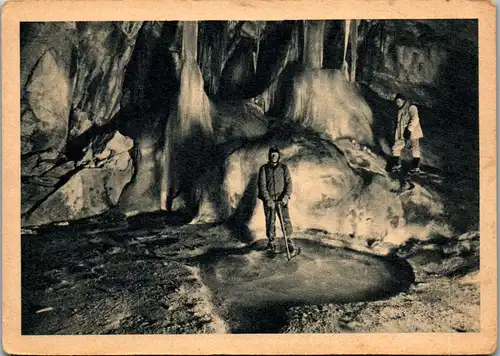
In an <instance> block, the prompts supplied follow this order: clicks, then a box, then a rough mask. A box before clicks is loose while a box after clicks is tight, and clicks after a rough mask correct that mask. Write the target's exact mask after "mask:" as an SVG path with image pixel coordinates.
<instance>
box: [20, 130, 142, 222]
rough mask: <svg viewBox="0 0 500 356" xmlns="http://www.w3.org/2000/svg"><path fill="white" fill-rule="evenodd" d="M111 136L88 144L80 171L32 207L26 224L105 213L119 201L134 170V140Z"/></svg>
mask: <svg viewBox="0 0 500 356" xmlns="http://www.w3.org/2000/svg"><path fill="white" fill-rule="evenodd" d="M109 136H110V137H98V139H97V140H95V141H94V142H93V143H92V145H91V146H89V147H88V149H87V151H86V155H85V157H84V158H83V159H82V161H80V162H78V163H77V165H78V166H79V167H78V168H77V170H76V173H75V174H73V175H71V177H70V178H69V179H68V180H67V182H64V183H62V184H61V186H60V187H58V189H56V190H55V191H54V190H53V193H51V194H50V195H49V196H48V197H47V198H46V199H44V200H42V202H41V203H40V204H39V205H38V206H36V208H35V209H33V210H31V211H30V212H29V213H28V214H27V215H26V216H25V218H24V219H23V224H25V225H40V224H47V223H50V222H58V221H67V220H75V219H81V218H85V217H88V216H93V215H98V214H102V213H104V212H106V211H107V210H109V209H110V208H112V207H114V206H115V205H116V204H117V203H118V199H119V198H120V195H121V193H122V190H123V188H124V187H125V185H126V184H127V183H128V182H129V181H130V179H131V178H132V174H133V170H134V167H133V164H132V159H131V157H130V153H129V150H130V149H131V148H132V140H131V139H130V138H127V137H125V136H123V135H121V134H120V133H118V132H115V133H114V134H113V135H109ZM55 181H56V182H57V178H55ZM39 194H40V193H39Z"/></svg>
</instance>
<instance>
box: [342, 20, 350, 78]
mask: <svg viewBox="0 0 500 356" xmlns="http://www.w3.org/2000/svg"><path fill="white" fill-rule="evenodd" d="M350 28H351V20H345V32H344V57H343V61H342V73H344V77H345V79H346V80H349V66H348V65H347V60H346V57H347V46H348V45H349V32H350Z"/></svg>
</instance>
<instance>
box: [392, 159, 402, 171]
mask: <svg viewBox="0 0 500 356" xmlns="http://www.w3.org/2000/svg"><path fill="white" fill-rule="evenodd" d="M400 170H401V160H400V159H399V157H392V168H391V171H393V172H399V171H400Z"/></svg>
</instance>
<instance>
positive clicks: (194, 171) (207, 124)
mask: <svg viewBox="0 0 500 356" xmlns="http://www.w3.org/2000/svg"><path fill="white" fill-rule="evenodd" d="M197 49H198V23H197V22H190V21H189V22H184V23H183V30H182V51H181V53H182V68H181V73H180V88H179V94H178V100H177V105H175V107H174V109H173V110H172V111H171V113H170V116H169V118H168V122H167V128H166V133H165V146H164V147H165V148H164V155H163V156H164V157H163V159H164V162H165V169H164V179H165V180H166V184H165V187H164V190H162V204H161V206H162V208H165V207H166V208H167V209H168V208H170V204H169V203H167V201H169V200H170V202H171V200H172V199H173V198H175V197H176V196H177V195H178V193H179V192H180V191H182V190H191V189H195V184H196V183H195V181H196V177H197V175H198V174H200V172H201V170H202V168H203V164H204V163H205V162H204V160H205V159H206V157H205V156H206V155H205V154H204V153H205V152H209V150H210V139H211V136H212V118H211V108H210V102H209V99H208V97H207V95H206V93H205V90H204V82H203V76H202V73H201V70H200V68H199V66H198V63H197V53H198V51H197ZM183 193H188V194H189V193H191V192H190V191H184V192H183ZM165 198H166V200H164V199H165Z"/></svg>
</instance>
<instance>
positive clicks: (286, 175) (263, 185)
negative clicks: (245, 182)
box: [258, 147, 296, 253]
mask: <svg viewBox="0 0 500 356" xmlns="http://www.w3.org/2000/svg"><path fill="white" fill-rule="evenodd" d="M268 160H269V161H268V162H267V163H266V164H264V165H263V166H261V167H260V169H259V177H258V180H259V184H258V185H259V198H260V199H261V200H262V201H263V203H264V213H265V217H266V235H267V239H268V240H269V243H268V245H267V247H268V249H270V250H272V251H275V249H276V245H275V243H274V239H275V238H276V214H277V212H278V204H279V205H280V206H279V207H280V208H281V215H282V216H279V215H278V217H279V218H280V222H281V225H282V226H283V227H284V230H285V232H286V236H287V241H288V245H289V246H288V248H289V251H290V253H292V252H294V251H296V248H295V246H294V245H293V243H292V240H291V239H290V236H291V234H292V233H293V229H292V222H291V220H290V213H289V211H288V201H289V200H290V197H291V195H292V177H291V175H290V170H289V169H288V167H287V166H286V165H285V164H283V163H281V162H280V161H279V160H280V151H279V149H278V148H277V147H271V148H270V149H269V155H268Z"/></svg>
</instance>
